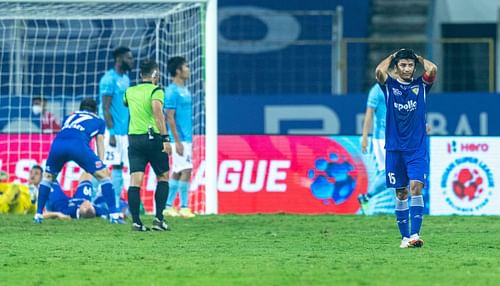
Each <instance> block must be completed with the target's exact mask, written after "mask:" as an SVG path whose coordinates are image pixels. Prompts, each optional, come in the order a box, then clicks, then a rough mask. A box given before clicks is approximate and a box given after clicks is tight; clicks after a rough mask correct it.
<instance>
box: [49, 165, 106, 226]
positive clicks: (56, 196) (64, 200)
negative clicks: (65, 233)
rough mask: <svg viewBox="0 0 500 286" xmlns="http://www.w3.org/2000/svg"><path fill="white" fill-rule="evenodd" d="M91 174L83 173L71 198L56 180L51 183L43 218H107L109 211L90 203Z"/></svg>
mask: <svg viewBox="0 0 500 286" xmlns="http://www.w3.org/2000/svg"><path fill="white" fill-rule="evenodd" d="M91 179H92V176H91V175H90V174H88V173H83V174H82V175H81V176H80V182H79V184H78V187H77V188H76V192H75V194H74V195H73V197H72V198H69V197H68V196H66V194H65V193H64V192H63V191H62V189H61V186H60V185H59V184H58V183H57V181H56V182H53V183H52V192H51V193H50V195H49V198H48V201H47V205H46V207H47V211H46V212H44V213H43V218H44V219H45V218H58V219H63V220H70V219H72V218H73V219H79V218H94V217H103V218H108V215H109V212H108V210H107V209H105V208H101V207H98V206H97V205H95V204H93V203H92V200H91V195H92V189H93V186H92V182H91V181H90V180H91Z"/></svg>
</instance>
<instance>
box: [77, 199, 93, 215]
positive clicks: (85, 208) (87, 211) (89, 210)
mask: <svg viewBox="0 0 500 286" xmlns="http://www.w3.org/2000/svg"><path fill="white" fill-rule="evenodd" d="M94 217H95V208H94V206H93V205H92V203H91V202H90V201H87V200H85V201H83V203H82V204H81V205H80V218H94Z"/></svg>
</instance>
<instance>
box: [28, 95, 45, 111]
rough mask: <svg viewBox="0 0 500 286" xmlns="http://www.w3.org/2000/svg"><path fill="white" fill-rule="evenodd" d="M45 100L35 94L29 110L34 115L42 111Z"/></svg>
mask: <svg viewBox="0 0 500 286" xmlns="http://www.w3.org/2000/svg"><path fill="white" fill-rule="evenodd" d="M45 106H46V102H45V100H43V97H41V96H35V97H33V99H32V100H31V110H32V111H33V113H34V114H35V115H38V114H40V113H42V112H43V110H44V109H45Z"/></svg>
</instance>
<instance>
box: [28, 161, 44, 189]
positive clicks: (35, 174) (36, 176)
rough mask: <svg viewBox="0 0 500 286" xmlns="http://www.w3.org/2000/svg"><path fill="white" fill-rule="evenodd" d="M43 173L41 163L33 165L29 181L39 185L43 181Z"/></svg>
mask: <svg viewBox="0 0 500 286" xmlns="http://www.w3.org/2000/svg"><path fill="white" fill-rule="evenodd" d="M42 173H43V169H42V167H41V166H40V165H34V166H33V167H31V170H30V176H29V178H28V182H29V183H30V184H32V185H36V186H38V185H39V184H40V182H41V181H42Z"/></svg>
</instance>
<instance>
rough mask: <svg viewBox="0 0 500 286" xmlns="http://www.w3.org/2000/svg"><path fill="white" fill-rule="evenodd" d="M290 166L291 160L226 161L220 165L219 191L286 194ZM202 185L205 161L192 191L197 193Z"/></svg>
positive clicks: (198, 171)
mask: <svg viewBox="0 0 500 286" xmlns="http://www.w3.org/2000/svg"><path fill="white" fill-rule="evenodd" d="M290 166H291V161H290V160H258V161H254V160H244V161H242V160H224V161H222V162H221V163H220V165H219V174H218V180H217V189H218V190H219V192H235V191H238V190H242V191H243V192H247V193H255V192H260V191H262V190H265V191H266V192H286V190H287V184H286V179H287V174H288V173H287V171H288V169H290ZM201 185H205V161H203V162H202V163H201V164H200V167H199V168H198V170H197V172H196V174H195V176H194V178H193V181H192V183H191V188H190V190H191V191H195V190H197V189H198V188H199V187H200V186H201Z"/></svg>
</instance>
